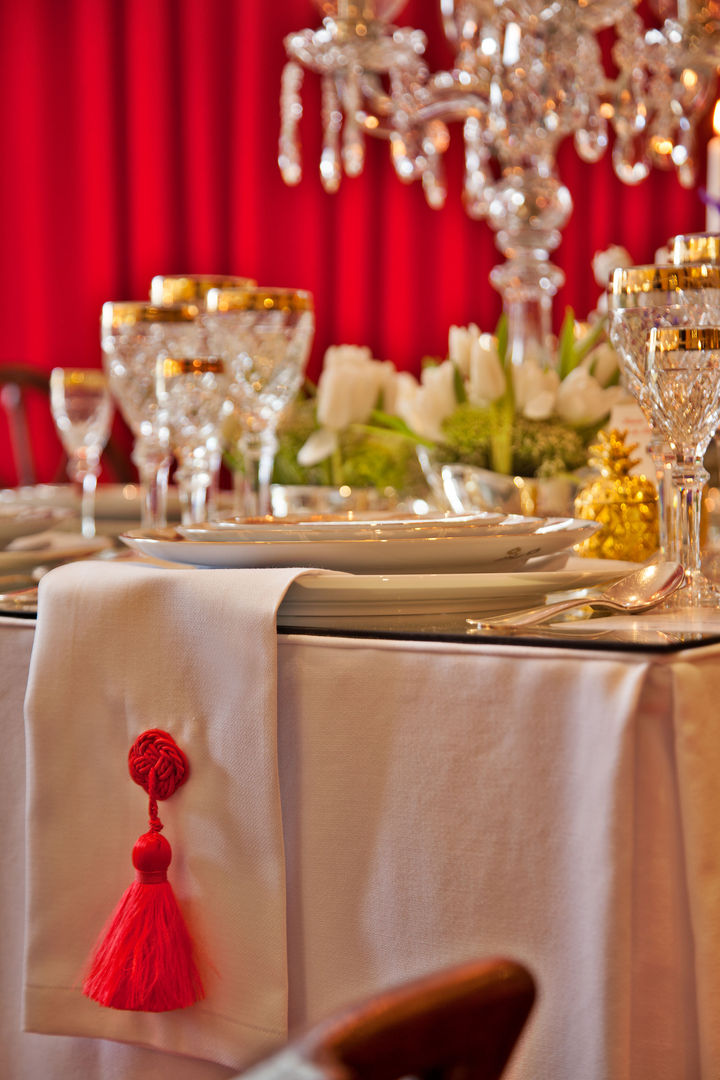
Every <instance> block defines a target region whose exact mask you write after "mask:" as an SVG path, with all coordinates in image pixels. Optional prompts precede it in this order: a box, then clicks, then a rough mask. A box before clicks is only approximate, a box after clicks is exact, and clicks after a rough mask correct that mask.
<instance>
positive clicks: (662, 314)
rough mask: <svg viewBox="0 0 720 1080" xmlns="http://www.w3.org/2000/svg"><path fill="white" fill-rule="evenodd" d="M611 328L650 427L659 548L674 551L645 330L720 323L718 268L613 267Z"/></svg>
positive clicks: (667, 473) (666, 449) (668, 481)
mask: <svg viewBox="0 0 720 1080" xmlns="http://www.w3.org/2000/svg"><path fill="white" fill-rule="evenodd" d="M608 310H609V316H610V325H609V333H610V340H611V341H612V343H613V345H614V347H615V349H616V350H617V353H618V355H619V357H620V361H621V367H622V371H623V376H624V380H625V384H626V386H627V388H628V390H629V391H630V393H631V394H632V395H633V396H634V397H635V399H636V400H637V402H638V404H639V405H640V408H641V409H642V411H643V413H644V414H645V417H646V419H647V422H648V424H649V426H650V429H651V432H652V436H651V440H650V446H649V450H650V453H651V455H652V458H653V462H654V464H655V470H656V481H657V489H658V504H659V514H658V517H659V526H660V530H659V531H660V551H661V554H662V557H663V558H665V559H668V560H671V559H673V558H675V555H676V551H675V548H676V543H677V536H676V517H677V513H676V511H677V508H676V506H675V500H674V493H675V488H674V486H673V483H672V478H671V470H672V466H673V462H674V455H673V451H672V448H671V447H670V446H669V445H668V444H667V440H666V438H665V437H664V435H663V433H662V431H661V430H659V429H658V428H657V424H656V421H655V416H654V412H653V409H652V406H651V403H650V400H649V397H648V386H647V379H646V371H645V368H646V360H647V347H646V346H647V335H648V333H649V331H650V330H651V329H652V327H654V326H668V327H672V326H692V325H696V326H701V325H711V324H715V323H718V322H720V267H715V266H705V265H702V266H677V267H676V266H655V265H648V266H630V267H623V268H618V269H617V270H615V271H613V274H612V277H611V278H610V284H609V286H608Z"/></svg>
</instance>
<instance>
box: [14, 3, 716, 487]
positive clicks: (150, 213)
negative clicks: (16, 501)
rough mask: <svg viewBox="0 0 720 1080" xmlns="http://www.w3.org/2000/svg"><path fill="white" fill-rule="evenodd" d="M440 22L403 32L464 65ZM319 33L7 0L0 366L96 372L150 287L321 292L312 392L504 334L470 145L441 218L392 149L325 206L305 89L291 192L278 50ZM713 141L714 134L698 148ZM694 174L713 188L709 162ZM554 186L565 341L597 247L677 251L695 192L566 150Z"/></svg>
mask: <svg viewBox="0 0 720 1080" xmlns="http://www.w3.org/2000/svg"><path fill="white" fill-rule="evenodd" d="M439 7H440V5H439V0H408V3H407V5H406V7H405V8H404V10H403V11H402V12H401V14H400V16H399V19H398V21H399V22H400V23H401V24H402V25H412V26H415V27H419V28H422V29H424V30H425V31H426V33H427V34H428V36H429V37H430V39H431V44H430V47H429V60H430V64H431V67H432V68H433V69H438V68H440V67H446V66H448V64H449V63H450V61H451V54H450V52H449V50H448V48H447V46H446V45H445V43H444V41H443V40H442V35H441V29H440V14H439ZM318 24H319V15H318V12H317V8H316V7H315V5H314V4H313V3H312V2H311V0H281V2H279V3H271V2H269V0H22V2H18V0H0V100H2V102H3V104H4V109H3V123H2V125H1V126H0V147H1V149H0V160H1V161H2V168H0V217H1V220H2V247H1V251H2V259H1V263H0V274H1V280H0V288H1V289H2V292H1V293H0V295H2V297H3V307H4V319H3V332H2V335H1V337H0V363H5V364H7V363H11V362H24V363H29V364H33V365H35V366H37V367H39V368H42V369H49V368H51V367H52V366H53V365H56V364H61V365H66V366H99V364H100V352H99V344H98V316H99V312H100V307H101V305H102V303H103V301H104V300H110V299H112V300H123V299H138V298H143V297H145V296H146V295H147V290H148V287H149V283H150V279H151V277H152V276H153V274H157V273H180V272H185V273H211V272H223V273H234V274H246V275H249V276H252V277H255V278H257V279H258V280H259V281H260V282H262V283H265V284H269V285H271V284H272V285H289V286H302V287H305V288H308V289H311V290H312V292H313V293H314V295H315V302H316V309H317V335H316V340H315V346H314V350H313V356H312V360H311V366H310V375H311V376H317V374H318V372H319V370H320V366H321V362H322V356H323V353H324V350H325V349H326V348H327V346H328V345H331V344H333V343H343V342H348V343H357V344H366V345H369V346H370V347H371V348H372V349H373V352H374V355H376V356H377V357H379V358H383V359H386V358H387V359H392V360H393V361H395V363H396V364H397V365H398V367H400V368H405V369H409V370H413V371H416V372H417V371H418V370H419V367H420V362H421V358H422V357H423V356H424V355H426V354H433V355H442V354H444V352H445V348H446V342H447V332H448V327H449V326H450V325H451V324H452V323H458V324H466V323H468V322H470V321H475V322H478V323H479V324H480V325H481V326H483V327H484V328H486V329H492V327H493V326H494V324H495V321H496V319H497V316H498V314H499V309H500V303H499V297H498V295H497V294H496V293H495V291H494V290H493V289H492V288H491V286H490V285H489V283H488V273H489V271H490V269H491V268H492V266H493V265H494V264H495V263H496V262H498V261H499V255H498V253H497V251H496V249H495V246H494V240H493V235H492V233H491V231H490V230H489V228H488V227H487V226H486V225H485V224H483V223H481V222H475V221H471V220H470V219H469V218H467V216H466V215H465V213H464V211H463V209H462V204H461V200H460V185H461V174H462V150H461V145H460V131H459V129H458V128H455V129H454V130H453V146H452V147H451V150H450V152H449V154H448V161H447V170H448V182H449V185H450V192H449V196H448V200H447V204H446V206H445V207H444V209H442V210H440V211H434V210H430V209H429V208H428V207H427V206H426V204H425V200H424V197H423V194H422V191H421V189H420V188H419V186H418V185H410V186H405V185H403V184H402V183H401V182H400V181H399V180H398V179H397V177H396V175H395V173H394V171H393V169H392V166H391V164H390V161H389V157H388V151H387V146H386V144H385V143H383V142H380V141H377V142H371V143H370V144H369V145H368V155H367V164H366V167H365V171H364V173H363V175H362V176H361V177H360V178H358V179H355V180H349V179H347V178H345V179H344V180H343V183H342V185H341V189H340V192H339V193H338V194H337V195H334V196H330V195H326V194H325V193H324V191H323V189H322V187H321V185H320V181H319V175H318V168H317V166H318V161H319V153H320V135H321V132H320V120H319V80H318V79H317V77H316V76H313V75H311V74H309V73H308V74H306V76H305V82H304V86H303V92H302V93H303V104H304V115H303V120H302V124H301V131H302V139H303V164H304V175H303V179H302V181H301V183H300V184H299V185H298V186H297V187H295V188H288V187H286V186H285V184H284V183H283V181H282V179H281V177H280V174H279V171H278V167H277V137H278V128H279V105H278V99H279V91H280V73H281V70H282V67H283V64H284V62H285V53H284V48H283V38H284V37H285V35H286V34H289V33H290V32H292V31H294V30H298V29H301V28H302V27H305V26H317V25H318ZM708 133H709V122H708V123H707V124H706V126H705V128H704V130H703V133H702V141H703V143H704V141H705V139H706V137H707V135H708ZM700 159H701V160H700V173H699V178H700V180H701V181H702V178H703V175H704V174H703V170H704V162H703V159H704V145H703V146H701V153H700ZM559 169H560V175H561V177H562V179H563V180H564V182H565V183H566V184H567V185H568V187H569V188H570V191H571V193H572V196H573V199H574V203H575V209H574V212H573V216H572V219H571V221H570V223H569V225H568V226H567V228H566V229H565V232H564V235H563V241H562V244H561V247H560V248H559V249H558V251H557V253H556V256H555V259H556V261H557V262H558V264H559V265H560V266H561V267H562V268H563V269H564V271H565V273H566V275H567V283H566V285H565V287H564V288H563V290H562V292H561V294H560V295H559V296H558V298H557V304H556V323H559V322H560V319H561V317H562V312H563V310H564V307H565V305H568V304H569V305H572V306H573V307H574V309H575V310H576V312H577V313H578V314H579V315H584V314H585V313H586V312H587V311H588V310H590V309H591V308H592V307H593V306H594V304H595V301H596V299H597V293H598V289H597V286H596V285H595V283H594V281H593V279H592V274H591V271H590V261H591V259H592V256H593V253H594V252H596V251H597V250H599V249H601V248H604V247H607V246H608V245H610V244H611V243H620V244H624V245H625V246H626V247H627V248H628V249H629V251H630V253H631V255H632V257H633V259H634V260H635V261H636V262H645V261H652V259H653V256H654V252H655V250H656V249H657V248H658V247H659V246H660V245H661V244H662V243H663V242H664V241H665V240H666V238H667V237H668V236H669V235H671V234H673V233H676V232H690V231H699V230H702V229H703V227H704V208H703V206H702V204H701V202H700V200H699V197H698V194H697V191H693V190H684V189H683V188H681V187H680V185H679V184H678V182H677V180H676V179H675V176H674V174H673V173H655V174H653V175H651V177H650V178H649V179H648V180H646V181H645V182H644V183H642V184H641V185H639V186H638V187H636V188H627V187H625V186H624V185H622V184H621V183H620V182H619V181H618V180H617V179H616V178H615V177H614V175H613V173H612V168H611V164H610V160H609V156H608V157H607V158H606V159H604V160H603V161H601V162H600V163H599V164H597V165H593V166H590V165H587V164H583V163H582V162H580V161H579V159H578V158H577V156H576V154H575V153H574V150H573V148H572V146H571V144H570V143H568V144H566V145H564V146H563V147H562V149H561V153H560V162H559ZM0 479H2V474H1V473H0Z"/></svg>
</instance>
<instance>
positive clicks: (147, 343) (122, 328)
mask: <svg viewBox="0 0 720 1080" xmlns="http://www.w3.org/2000/svg"><path fill="white" fill-rule="evenodd" d="M199 312H200V309H199V307H198V305H197V304H190V303H176V304H171V305H166V306H161V305H158V304H149V303H147V301H137V300H121V301H115V300H109V301H108V302H107V303H105V304H103V308H102V315H101V319H100V341H101V346H102V355H103V367H104V369H105V372H106V374H107V377H108V381H109V384H110V391H111V393H112V395H113V397H114V398H115V400H116V402H117V404H118V407H119V409H120V412H121V413H122V415H123V417H124V419H125V422H126V423H127V425H128V426H129V428H130V430H131V431H132V434H133V436H134V440H135V444H134V447H133V454H132V459H133V461H134V463H135V465H136V466H137V469H138V473H139V476H140V484H141V487H142V492H143V499H142V503H141V523H142V526H143V528H148V529H156V528H161V527H162V526H164V525H166V524H167V489H168V477H169V473H170V466H171V464H172V454H171V452H170V449H169V447H168V443H167V429H166V428H164V427H163V426H162V425H161V424H159V423H158V415H157V413H158V406H157V386H156V378H155V371H156V364H157V360H158V357H160V356H167V355H168V354H172V355H176V356H194V355H199V354H201V353H203V352H204V351H205V350H204V347H203V336H202V335H203V330H202V327H201V325H200V323H199V322H198V321H197V316H198V314H199Z"/></svg>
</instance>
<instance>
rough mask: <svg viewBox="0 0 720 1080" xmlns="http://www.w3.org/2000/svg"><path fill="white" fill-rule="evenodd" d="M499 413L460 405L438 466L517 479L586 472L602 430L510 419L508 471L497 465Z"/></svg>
mask: <svg viewBox="0 0 720 1080" xmlns="http://www.w3.org/2000/svg"><path fill="white" fill-rule="evenodd" d="M494 411H495V410H494V407H493V406H491V407H490V408H483V409H481V408H478V407H477V406H476V405H469V404H466V405H460V406H459V407H458V408H457V409H456V410H455V412H454V413H453V415H452V416H450V417H448V419H447V420H445V422H444V423H443V439H444V441H443V444H442V446H440V447H438V460H439V461H444V462H452V461H463V462H465V463H467V464H469V465H477V466H479V467H480V468H485V469H490V468H491V469H494V470H495V471H497V472H505V473H508V474H510V473H514V474H515V475H517V476H556V475H557V474H558V473H567V472H573V471H574V470H575V469H579V468H581V467H582V466H583V465H584V464H585V462H586V459H587V446H588V443H589V442H590V440H591V438H593V437H594V435H595V432H596V429H595V428H593V429H592V431H579V430H577V429H575V428H571V427H568V425H567V424H563V423H561V422H560V421H553V420H526V419H525V418H524V417H521V416H515V417H512V416H511V417H509V420H508V423H507V424H506V427H505V433H506V439H507V442H506V452H507V462H508V467H507V468H505V469H499V468H498V464H500V462H498V460H497V449H496V448H497V442H494V441H493V440H494V439H496V438H497V416H496V415H493V414H494Z"/></svg>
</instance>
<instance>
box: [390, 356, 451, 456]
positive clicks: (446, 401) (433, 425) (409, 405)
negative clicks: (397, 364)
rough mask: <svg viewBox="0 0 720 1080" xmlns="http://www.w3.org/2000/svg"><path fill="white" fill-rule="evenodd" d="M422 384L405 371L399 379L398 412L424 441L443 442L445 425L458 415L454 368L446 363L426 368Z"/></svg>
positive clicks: (448, 362) (396, 406) (396, 408)
mask: <svg viewBox="0 0 720 1080" xmlns="http://www.w3.org/2000/svg"><path fill="white" fill-rule="evenodd" d="M420 379H421V381H420V383H418V382H416V380H415V379H413V377H412V375H409V374H408V373H407V372H403V373H401V374H400V375H398V377H397V380H396V387H397V399H396V404H395V412H396V413H397V415H398V416H400V418H401V419H402V420H404V421H405V423H406V424H407V425H408V427H410V428H412V430H413V431H414V432H415V433H416V434H417V435H420V436H421V437H422V438H424V439H431V440H432V441H433V442H438V441H439V440H441V439H442V422H443V420H445V419H446V418H447V417H448V416H450V415H451V414H452V413H454V412H455V409H456V408H457V397H456V395H455V369H454V367H453V365H452V363H451V361H449V360H446V361H445V362H444V363H442V364H438V365H437V366H436V367H426V368H423V371H422V375H421V377H420Z"/></svg>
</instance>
